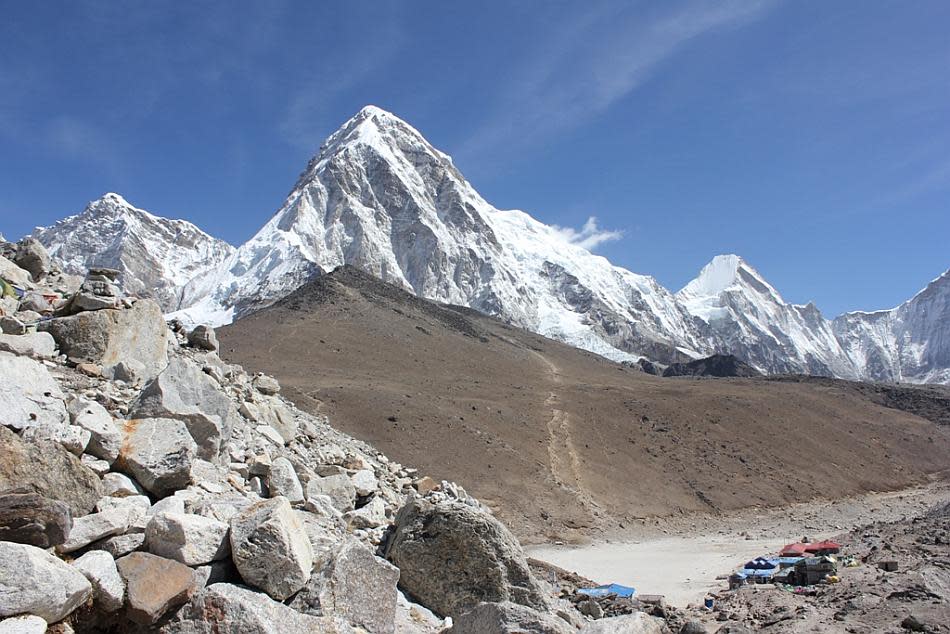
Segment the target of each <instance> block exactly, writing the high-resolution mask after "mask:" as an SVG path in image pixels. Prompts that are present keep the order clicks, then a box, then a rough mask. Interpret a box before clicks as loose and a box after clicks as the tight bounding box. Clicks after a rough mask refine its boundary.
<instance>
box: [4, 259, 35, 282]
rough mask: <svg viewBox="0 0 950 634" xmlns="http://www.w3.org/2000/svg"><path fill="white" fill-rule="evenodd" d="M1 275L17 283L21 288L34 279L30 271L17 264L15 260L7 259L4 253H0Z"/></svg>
mask: <svg viewBox="0 0 950 634" xmlns="http://www.w3.org/2000/svg"><path fill="white" fill-rule="evenodd" d="M12 257H16V256H12ZM0 277H2V278H3V279H5V280H7V281H8V282H10V283H12V284H16V285H17V286H19V287H20V288H24V287H26V286H29V285H30V282H32V281H33V276H32V275H30V272H29V271H27V270H26V269H23V268H21V267H19V266H17V265H16V263H14V262H13V260H10V259H7V258H6V257H4V256H2V255H0Z"/></svg>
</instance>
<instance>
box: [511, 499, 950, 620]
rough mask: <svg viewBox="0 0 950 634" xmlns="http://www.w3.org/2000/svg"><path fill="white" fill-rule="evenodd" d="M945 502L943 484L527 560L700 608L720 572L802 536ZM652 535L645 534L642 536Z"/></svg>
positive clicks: (536, 552) (708, 522)
mask: <svg viewBox="0 0 950 634" xmlns="http://www.w3.org/2000/svg"><path fill="white" fill-rule="evenodd" d="M948 498H950V489H948V486H947V484H946V483H944V482H937V483H933V484H931V485H929V486H924V487H920V488H916V489H911V490H907V491H901V492H891V493H878V494H869V495H865V496H860V497H857V498H849V499H845V500H838V501H832V502H815V503H812V504H796V505H794V506H791V507H788V508H786V509H773V510H769V511H760V512H758V513H753V512H745V513H737V514H735V515H732V516H729V517H725V518H691V519H689V520H686V522H687V523H685V524H684V522H683V520H681V521H680V522H678V523H677V524H679V525H678V526H676V527H673V526H670V527H669V528H668V529H662V528H661V529H659V530H661V531H664V530H668V531H669V532H670V533H675V534H670V535H663V534H662V533H661V534H656V531H657V530H658V529H657V528H652V529H648V528H646V527H642V528H641V529H640V530H638V531H636V533H637V534H636V535H631V537H630V538H628V539H622V538H620V539H617V540H616V541H613V540H612V541H609V542H601V543H595V544H590V545H587V546H534V547H529V548H527V553H528V556H530V557H534V558H535V559H540V560H542V561H546V562H548V563H551V564H554V565H555V566H559V567H561V568H564V569H566V570H570V571H573V572H577V573H579V574H581V575H583V576H585V577H587V578H589V579H591V580H592V581H596V582H598V583H621V584H623V585H627V586H633V587H634V588H636V589H637V592H638V593H640V594H662V595H664V596H665V597H666V600H667V602H669V603H670V604H672V605H675V606H679V607H685V606H686V605H688V604H690V603H695V604H698V603H701V602H702V600H703V599H704V598H705V596H706V594H707V593H709V592H710V591H714V590H721V589H723V588H724V587H725V585H726V584H725V582H724V581H722V580H717V579H716V577H717V576H720V575H726V574H729V573H730V572H732V571H733V570H735V569H736V568H737V567H739V566H740V565H741V564H742V563H744V562H746V561H748V560H750V559H753V558H755V557H758V556H762V555H768V554H773V553H775V552H777V551H778V550H779V549H780V548H781V547H782V546H784V545H785V544H788V543H790V542H795V541H799V540H801V539H802V537H804V536H808V537H809V539H827V538H829V537H833V536H834V535H837V534H839V533H841V532H843V531H846V530H850V529H851V528H852V527H855V526H861V525H864V524H868V523H870V522H873V521H875V520H878V521H894V520H897V519H900V518H901V517H903V516H915V515H917V514H919V513H921V512H923V511H925V510H926V509H928V508H930V506H932V505H933V504H935V503H937V502H940V501H945V500H947V499H948ZM651 532H652V534H650V533H651Z"/></svg>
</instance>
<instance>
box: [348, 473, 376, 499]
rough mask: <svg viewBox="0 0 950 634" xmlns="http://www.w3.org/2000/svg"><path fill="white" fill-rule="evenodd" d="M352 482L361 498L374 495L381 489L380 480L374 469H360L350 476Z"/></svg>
mask: <svg viewBox="0 0 950 634" xmlns="http://www.w3.org/2000/svg"><path fill="white" fill-rule="evenodd" d="M350 481H351V482H352V483H353V487H354V488H355V489H356V494H357V495H359V496H360V497H366V496H367V495H372V494H373V493H376V491H377V490H378V489H379V480H377V479H376V474H375V473H373V470H372V469H360V470H359V471H357V472H355V473H354V474H353V475H351V476H350Z"/></svg>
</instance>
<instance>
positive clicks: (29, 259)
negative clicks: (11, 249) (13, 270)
mask: <svg viewBox="0 0 950 634" xmlns="http://www.w3.org/2000/svg"><path fill="white" fill-rule="evenodd" d="M13 261H14V262H15V263H16V265H17V266H19V267H20V268H21V269H23V270H24V271H29V273H30V275H31V276H32V278H33V281H34V282H39V281H40V280H41V279H43V278H44V277H46V276H47V275H48V274H49V272H50V268H51V262H50V258H49V253H48V252H47V251H46V247H44V246H43V245H42V243H40V241H39V240H37V239H36V238H23V239H22V240H20V242H19V243H17V247H16V256H14V258H13Z"/></svg>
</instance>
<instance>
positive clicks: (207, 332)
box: [188, 325, 218, 352]
mask: <svg viewBox="0 0 950 634" xmlns="http://www.w3.org/2000/svg"><path fill="white" fill-rule="evenodd" d="M188 345H190V346H192V347H194V348H200V349H202V350H208V351H209V352H217V351H218V337H217V335H215V334H214V328H212V327H211V326H205V325H200V326H195V329H194V330H192V331H191V332H189V333H188Z"/></svg>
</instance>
